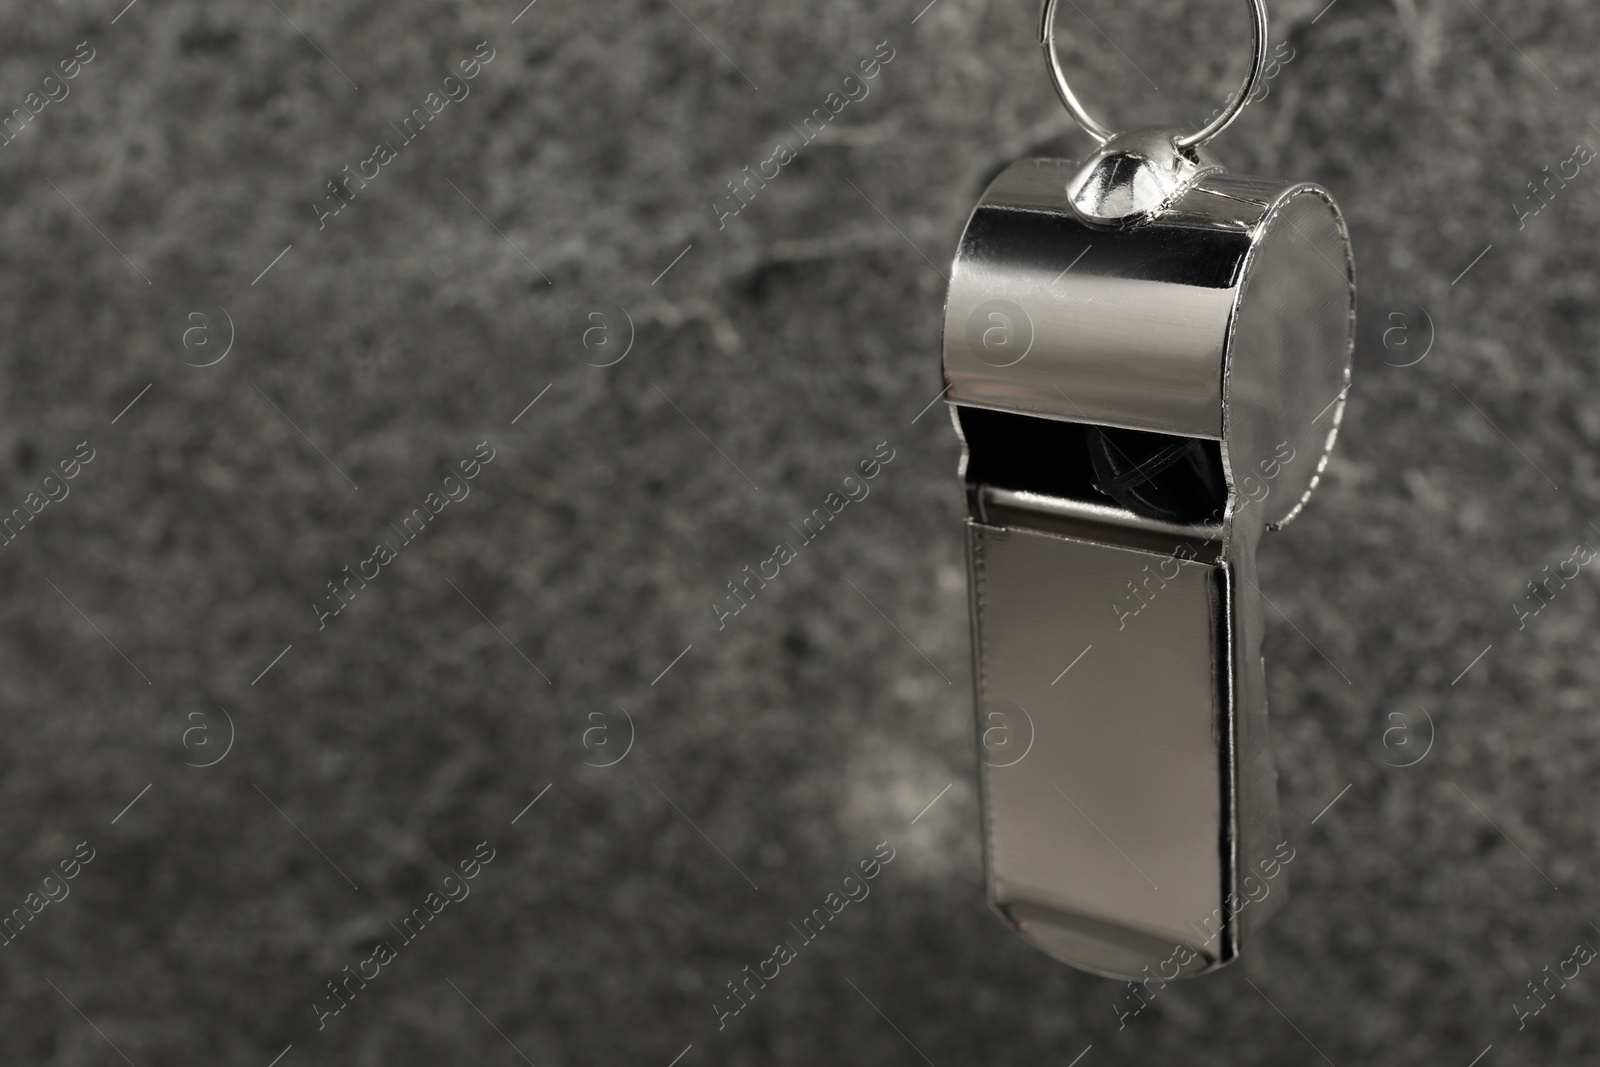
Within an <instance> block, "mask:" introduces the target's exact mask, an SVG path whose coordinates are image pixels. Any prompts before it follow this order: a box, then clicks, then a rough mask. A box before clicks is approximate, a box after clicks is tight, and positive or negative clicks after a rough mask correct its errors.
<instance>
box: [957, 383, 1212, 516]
mask: <svg viewBox="0 0 1600 1067" xmlns="http://www.w3.org/2000/svg"><path fill="white" fill-rule="evenodd" d="M956 410H957V412H958V415H959V418H960V420H961V432H962V434H963V436H964V437H965V438H966V441H967V450H968V465H967V481H968V482H970V483H972V484H974V485H992V486H995V487H997V488H1002V489H1013V490H1022V491H1026V492H1034V493H1043V494H1045V495H1047V496H1056V497H1064V498H1066V499H1069V500H1082V501H1086V502H1089V503H1095V504H1117V505H1120V506H1121V507H1124V508H1126V509H1127V510H1129V511H1131V512H1133V513H1134V514H1136V515H1139V516H1142V517H1144V518H1148V519H1156V520H1159V521H1162V522H1170V523H1179V524H1196V523H1208V522H1216V521H1218V520H1220V518H1221V516H1222V512H1223V509H1224V507H1225V506H1226V504H1227V499H1228V489H1227V482H1226V479H1225V478H1224V477H1223V468H1222V449H1221V447H1220V446H1219V445H1218V444H1217V442H1215V441H1204V440H1197V439H1194V438H1188V437H1175V436H1172V435H1170V434H1161V433H1150V432H1146V431H1142V430H1121V429H1112V428H1108V427H1100V426H1088V425H1084V424H1082V423H1072V422H1062V421H1059V420H1056V419H1045V418H1039V417H1035V416H1031V415H1018V414H1014V413H1010V412H1002V411H991V410H987V409H983V408H968V407H958V408H957V409H956Z"/></svg>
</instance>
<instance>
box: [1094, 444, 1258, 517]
mask: <svg viewBox="0 0 1600 1067" xmlns="http://www.w3.org/2000/svg"><path fill="white" fill-rule="evenodd" d="M1085 430H1086V431H1087V443H1088V446H1089V460H1090V463H1091V464H1092V465H1093V467H1094V485H1095V488H1096V489H1097V490H1099V491H1100V492H1102V493H1104V494H1105V495H1106V496H1109V497H1110V498H1111V499H1113V500H1115V501H1116V502H1117V503H1119V504H1121V505H1122V506H1123V507H1125V508H1127V509H1128V510H1129V511H1131V512H1133V513H1134V514H1135V515H1141V516H1143V517H1145V518H1147V519H1158V520H1160V521H1162V522H1173V523H1201V522H1216V521H1218V520H1219V519H1220V518H1221V517H1222V510H1223V508H1224V506H1225V505H1226V504H1227V499H1228V485H1227V480H1226V479H1225V478H1224V477H1223V472H1222V449H1221V448H1220V447H1219V446H1218V445H1217V443H1216V442H1215V441H1202V440H1198V439H1196V438H1193V437H1173V436H1171V435H1168V434H1161V433H1147V432H1145V431H1142V430H1121V429H1112V428H1109V427H1102V426H1088V427H1085Z"/></svg>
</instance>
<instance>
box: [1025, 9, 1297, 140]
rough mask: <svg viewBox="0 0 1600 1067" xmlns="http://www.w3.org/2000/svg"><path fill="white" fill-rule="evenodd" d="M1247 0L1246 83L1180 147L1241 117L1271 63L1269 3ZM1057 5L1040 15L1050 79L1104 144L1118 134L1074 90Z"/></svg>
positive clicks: (1206, 137) (1070, 108)
mask: <svg viewBox="0 0 1600 1067" xmlns="http://www.w3.org/2000/svg"><path fill="white" fill-rule="evenodd" d="M1246 2H1247V3H1248V4H1249V5H1250V19H1251V25H1252V29H1253V33H1254V43H1253V45H1252V52H1253V55H1252V58H1251V62H1250V73H1249V74H1248V75H1246V76H1245V79H1244V84H1243V85H1242V86H1240V88H1239V91H1238V92H1237V93H1235V94H1234V95H1233V96H1231V97H1229V98H1228V102H1227V105H1226V106H1225V107H1224V108H1223V109H1222V111H1221V112H1220V113H1219V114H1218V115H1217V117H1216V118H1214V119H1212V120H1211V122H1209V123H1208V124H1206V125H1205V126H1204V127H1203V128H1201V129H1200V130H1198V131H1196V132H1195V133H1192V134H1188V135H1186V136H1184V137H1180V138H1179V139H1178V147H1180V148H1197V147H1199V146H1201V145H1203V144H1205V143H1206V142H1208V141H1210V140H1211V139H1212V138H1213V137H1215V136H1216V135H1217V134H1219V133H1221V132H1222V131H1223V130H1225V129H1227V128H1228V127H1229V126H1230V125H1232V124H1233V120H1234V119H1236V118H1238V117H1239V112H1241V111H1243V110H1244V108H1245V105H1246V104H1248V103H1249V102H1250V97H1251V95H1252V94H1253V93H1254V92H1255V90H1256V86H1257V85H1258V84H1259V83H1260V81H1261V75H1262V72H1263V71H1264V70H1265V69H1266V66H1267V41H1268V40H1269V38H1270V31H1269V29H1268V24H1267V5H1266V0H1246ZM1057 5H1058V0H1045V4H1044V10H1043V11H1042V12H1041V13H1040V16H1039V43H1040V44H1041V45H1043V46H1044V57H1045V62H1046V63H1047V64H1049V66H1050V80H1051V82H1052V84H1054V85H1055V87H1056V95H1057V96H1059V97H1060V98H1061V102H1062V103H1063V104H1065V105H1066V107H1067V110H1068V111H1070V112H1072V117H1073V118H1074V119H1076V120H1077V122H1078V125H1079V126H1082V127H1083V129H1084V131H1085V132H1086V133H1088V134H1089V136H1091V137H1093V138H1094V139H1095V140H1097V141H1099V142H1100V143H1102V144H1104V143H1105V142H1106V141H1109V140H1111V138H1112V137H1114V136H1116V134H1115V132H1114V131H1112V130H1110V129H1108V128H1107V127H1105V126H1102V125H1101V124H1100V123H1099V122H1097V121H1095V119H1094V117H1093V116H1091V115H1090V114H1089V112H1088V111H1086V110H1085V109H1084V106H1083V104H1082V103H1081V102H1079V100H1078V96H1077V94H1076V93H1074V92H1073V91H1072V85H1071V84H1070V83H1069V82H1068V81H1067V72H1066V70H1065V68H1063V67H1062V65H1061V55H1060V53H1059V51H1058V50H1057V49H1056V8H1057Z"/></svg>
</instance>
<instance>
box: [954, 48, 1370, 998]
mask: <svg viewBox="0 0 1600 1067" xmlns="http://www.w3.org/2000/svg"><path fill="white" fill-rule="evenodd" d="M1047 26H1048V20H1047ZM1258 50H1259V49H1258ZM1097 136H1098V135H1097ZM1182 141H1183V138H1181V137H1180V136H1179V133H1178V131H1174V130H1146V131H1138V132H1135V133H1131V134H1124V135H1121V136H1110V135H1109V134H1108V136H1107V137H1106V138H1105V139H1104V143H1103V145H1102V148H1101V150H1100V151H1099V152H1098V153H1096V154H1095V156H1094V157H1093V158H1091V159H1090V160H1088V161H1087V162H1085V163H1083V164H1081V165H1080V164H1076V163H1070V162H1066V161H1061V160H1049V159H1029V160H1024V161H1022V162H1019V163H1016V164H1014V165H1012V166H1011V167H1010V168H1008V169H1007V170H1006V171H1004V172H1003V173H1002V174H1001V175H1000V176H999V177H998V178H996V179H995V181H994V182H993V184H991V185H990V187H989V188H988V190H987V192H985V193H984V195H983V199H982V201H981V202H980V203H979V204H978V206H977V208H976V210H975V211H974V212H973V215H972V218H971V220H970V221H969V223H968V225H967V228H966V231H965V233H964V235H963V237H962V240H961V244H960V249H959V251H958V253H957V255H956V259H955V264H954V268H953V270H952V273H951V282H950V289H949V298H948V302H947V305H946V312H945V330H944V374H945V380H946V383H947V385H948V387H949V389H948V393H947V400H948V402H949V404H950V406H951V413H952V416H953V419H954V422H955V426H956V430H957V432H958V434H959V435H960V437H961V440H962V442H963V445H964V450H963V459H962V468H961V474H962V480H963V484H964V488H965V495H966V511H967V529H968V563H969V576H970V587H971V611H972V623H973V659H974V678H975V687H976V699H977V711H978V729H979V739H980V746H979V751H980V758H981V765H980V771H979V773H980V776H981V796H982V808H983V840H984V854H985V862H986V868H987V881H988V892H989V899H990V902H991V903H992V904H993V906H994V907H995V909H996V910H997V911H998V912H999V914H1000V915H1001V916H1002V917H1003V918H1004V919H1005V920H1006V921H1007V922H1008V923H1009V924H1010V925H1011V926H1012V927H1013V928H1014V929H1016V931H1017V932H1018V933H1020V934H1021V935H1022V936H1023V937H1024V938H1026V939H1027V940H1028V941H1029V942H1031V943H1032V944H1034V945H1035V946H1036V947H1038V948H1040V949H1042V950H1043V951H1045V952H1046V953H1048V954H1049V955H1051V956H1053V957H1055V958H1056V959H1058V960H1061V961H1063V962H1065V963H1068V964H1071V965H1072V966H1074V967H1078V968H1082V969H1084V970H1087V971H1091V972H1094V973H1097V974H1102V975H1107V976H1111V977H1117V978H1135V977H1140V976H1142V975H1148V974H1150V973H1153V972H1154V971H1155V970H1156V969H1157V968H1158V967H1159V968H1161V977H1162V978H1172V977H1176V976H1178V975H1194V974H1199V973H1202V972H1204V971H1208V970H1211V969H1214V968H1216V967H1219V966H1221V965H1223V964H1226V963H1228V962H1229V961H1230V960H1232V959H1233V958H1234V957H1236V956H1237V955H1238V953H1239V951H1240V946H1241V943H1242V941H1243V940H1244V938H1245V936H1246V931H1247V930H1253V929H1254V928H1255V927H1257V926H1259V925H1260V923H1261V922H1262V921H1263V920H1265V919H1266V918H1267V917H1268V916H1269V915H1270V914H1271V913H1272V912H1273V911H1274V910H1275V909H1276V908H1277V907H1278V906H1279V905H1281V904H1282V902H1283V900H1284V898H1285V895H1286V883H1287V875H1286V872H1284V871H1283V870H1282V864H1283V862H1284V861H1285V859H1286V856H1285V854H1284V850H1283V849H1281V848H1280V843H1281V841H1282V838H1281V835H1280V827H1279V818H1278V802H1277V790H1276V771H1275V769H1274V767H1273V761H1272V753H1271V749H1270V747H1269V744H1268V736H1267V704H1266V684H1265V666H1264V664H1263V662H1262V656H1261V639H1262V629H1263V616H1262V604H1261V600H1262V598H1261V594H1260V591H1259V590H1258V588H1257V584H1256V583H1257V578H1256V562H1255V557H1256V545H1257V543H1258V541H1259V539H1260V536H1261V533H1262V531H1263V530H1265V529H1267V528H1276V527H1280V526H1282V525H1284V524H1285V523H1287V522H1288V521H1289V520H1290V519H1292V518H1293V517H1294V516H1295V515H1296V514H1298V513H1299V511H1300V509H1301V508H1302V507H1303V506H1304V504H1305V502H1306V499H1307V497H1308V496H1309V495H1310V493H1311V491H1312V489H1313V488H1314V487H1315V485H1316V483H1317V479H1318V477H1319V475H1320V474H1321V472H1322V470H1323V467H1324V466H1325V464H1326V462H1327V457H1328V453H1329V450H1330V449H1331V448H1332V446H1333V442H1334V438H1335V436H1336V434H1337V431H1338V427H1339V422H1340V419H1341V417H1342V415H1343V408H1344V398H1345V394H1346V391H1347V389H1348V386H1349V378H1350V355H1351V348H1352V344H1353V336H1354V322H1355V303H1354V301H1355V288H1354V268H1353V261H1352V257H1351V251H1350V244H1349V238H1348V235H1347V233H1346V230H1345V226H1344V222H1343V220H1342V218H1341V216H1340V214H1339V211H1338V208H1337V207H1336V206H1335V204H1334V202H1333V200H1332V198H1331V197H1330V196H1329V195H1328V193H1327V192H1325V191H1324V190H1323V189H1321V188H1319V187H1318V186H1315V185H1311V184H1306V183H1301V182H1283V181H1272V180H1263V179H1255V178H1246V177H1241V176H1237V175H1232V174H1229V173H1227V172H1225V171H1223V170H1222V169H1221V168H1220V167H1219V166H1217V165H1216V163H1215V161H1214V160H1212V159H1211V158H1210V157H1209V156H1208V155H1207V154H1205V153H1204V152H1203V151H1201V150H1200V149H1199V147H1198V146H1185V145H1183V143H1182ZM1288 855H1289V857H1292V852H1290V853H1289V854H1288ZM1147 968H1149V969H1147ZM1174 972H1175V973H1174Z"/></svg>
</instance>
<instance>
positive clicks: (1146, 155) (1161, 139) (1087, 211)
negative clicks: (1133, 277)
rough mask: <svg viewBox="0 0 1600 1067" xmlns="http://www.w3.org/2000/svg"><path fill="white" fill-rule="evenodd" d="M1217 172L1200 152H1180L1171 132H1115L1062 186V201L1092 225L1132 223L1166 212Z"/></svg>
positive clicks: (1212, 163) (1151, 130)
mask: <svg viewBox="0 0 1600 1067" xmlns="http://www.w3.org/2000/svg"><path fill="white" fill-rule="evenodd" d="M1221 169H1222V167H1221V166H1220V165H1219V164H1217V163H1216V162H1215V161H1214V160H1213V159H1211V158H1210V156H1209V155H1204V154H1202V150H1200V149H1195V148H1190V149H1182V148H1179V147H1178V133H1177V131H1176V130H1165V129H1148V130H1134V131H1133V132H1131V133H1119V134H1117V136H1115V137H1113V138H1111V140H1109V141H1107V142H1105V144H1103V145H1101V146H1100V150H1099V151H1098V152H1096V153H1095V154H1094V155H1092V156H1090V157H1089V160H1088V162H1086V163H1085V164H1084V165H1083V166H1082V168H1080V169H1079V171H1078V173H1077V174H1075V175H1074V176H1073V177H1072V180H1071V181H1069V182H1067V190H1066V191H1067V200H1068V201H1069V202H1070V203H1071V204H1072V208H1073V210H1074V211H1076V212H1077V213H1078V217H1079V218H1081V219H1083V220H1084V221H1085V222H1087V223H1090V224H1091V225H1096V226H1107V227H1122V226H1131V225H1137V224H1138V223H1140V222H1144V221H1146V220H1148V219H1150V218H1152V217H1153V216H1155V215H1159V214H1160V213H1162V212H1163V211H1165V210H1167V209H1168V208H1169V207H1171V206H1172V205H1173V203H1174V202H1175V201H1176V200H1177V199H1178V198H1179V197H1180V196H1182V195H1183V194H1184V193H1185V192H1187V191H1188V189H1189V187H1190V186H1191V185H1193V184H1194V183H1195V182H1196V181H1198V180H1200V179H1201V178H1203V177H1205V175H1207V174H1209V173H1211V172H1213V171H1217V170H1221Z"/></svg>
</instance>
